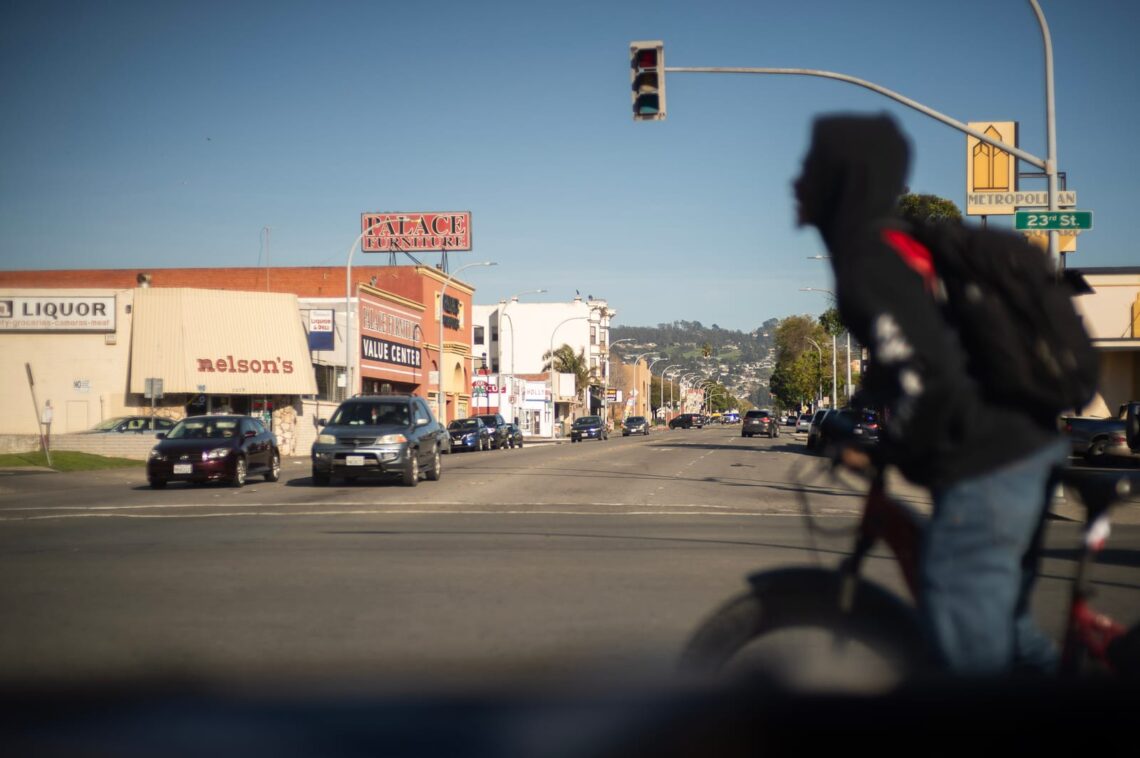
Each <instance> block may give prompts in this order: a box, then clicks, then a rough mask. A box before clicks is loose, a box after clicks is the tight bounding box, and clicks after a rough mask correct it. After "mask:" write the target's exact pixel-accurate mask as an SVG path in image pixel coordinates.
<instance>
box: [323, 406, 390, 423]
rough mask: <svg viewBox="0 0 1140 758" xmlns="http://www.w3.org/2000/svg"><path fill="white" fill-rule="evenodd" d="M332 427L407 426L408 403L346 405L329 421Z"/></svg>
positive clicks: (338, 409)
mask: <svg viewBox="0 0 1140 758" xmlns="http://www.w3.org/2000/svg"><path fill="white" fill-rule="evenodd" d="M329 425H331V426H383V425H390V426H407V425H408V405H407V403H344V404H343V405H341V406H340V407H339V408H337V410H336V413H334V414H333V417H332V418H331V419H330V420H329Z"/></svg>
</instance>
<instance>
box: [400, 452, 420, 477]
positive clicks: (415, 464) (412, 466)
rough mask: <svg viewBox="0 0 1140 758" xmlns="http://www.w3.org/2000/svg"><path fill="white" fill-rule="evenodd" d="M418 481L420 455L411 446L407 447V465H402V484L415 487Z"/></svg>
mask: <svg viewBox="0 0 1140 758" xmlns="http://www.w3.org/2000/svg"><path fill="white" fill-rule="evenodd" d="M419 483H420V456H419V453H418V452H417V451H415V450H412V449H411V448H409V449H408V465H407V466H405V467H404V486H405V487H415V486H416V485H417V484H419Z"/></svg>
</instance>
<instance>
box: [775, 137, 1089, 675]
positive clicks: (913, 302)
mask: <svg viewBox="0 0 1140 758" xmlns="http://www.w3.org/2000/svg"><path fill="white" fill-rule="evenodd" d="M909 152H910V151H909V147H908V141H907V139H906V137H905V136H904V135H903V134H902V132H901V131H900V130H899V128H898V126H897V125H896V123H895V121H894V120H893V119H892V118H891V117H889V116H887V115H870V116H864V115H834V116H824V117H820V118H818V119H817V120H816V121H815V123H814V125H813V129H812V135H811V144H810V146H809V149H808V153H807V155H806V157H805V158H804V162H803V168H802V172H801V175H800V176H799V178H798V179H796V180H795V183H794V192H795V197H796V201H797V203H798V208H797V213H798V216H799V218H798V223H799V224H800V225H801V226H802V225H810V226H814V227H816V228H817V229H818V230H819V232H820V234H821V235H822V237H823V241H824V243H825V244H826V246H827V249H828V251H829V252H830V260H831V265H832V268H833V271H834V274H835V285H836V299H837V305H838V309H839V314H840V316H841V318H842V320H843V323H844V324H845V325H846V326H847V328H848V329H849V330H850V331H851V333H852V334H853V335H855V337H856V338H857V339H858V340H859V341H860V342H861V343H862V344H863V345H865V346H867V347H868V349H869V350H870V365H869V368H868V370H867V373H866V374H865V376H864V377H863V383H862V387H861V389H860V398H861V401H860V402H861V404H862V405H864V406H866V407H875V408H883V409H886V411H887V413H888V417H889V422H888V423H887V424H886V427H885V432H884V433H883V434H881V435H880V445H881V454H882V455H883V460H884V462H886V463H890V464H893V465H895V466H897V467H898V469H899V470H900V471H901V472H902V473H903V474H904V475H905V476H906V477H907V478H908V479H910V480H911V481H913V482H915V483H917V484H920V485H923V486H925V487H928V488H929V489H930V491H931V495H932V499H933V503H934V510H933V515H932V517H931V520H930V522H929V524H928V526H927V529H926V532H925V535H924V540H923V545H922V548H921V551H920V558H919V562H920V566H919V576H920V585H921V587H920V592H919V612H920V614H921V616H922V619H923V623H924V626H925V628H926V630H927V632H928V637H929V642H930V647H931V651H932V653H933V655H934V656H935V659H936V662H937V663H938V664H940V665H941V666H942V667H944V668H946V669H948V670H950V671H953V672H957V673H961V674H966V675H975V676H991V675H999V674H1005V673H1010V672H1012V671H1015V670H1018V671H1020V670H1025V671H1041V672H1047V671H1050V670H1052V669H1054V668H1055V666H1056V660H1057V656H1056V651H1055V648H1054V646H1053V643H1052V641H1051V640H1049V639H1048V638H1047V637H1046V636H1045V635H1044V634H1043V633H1042V632H1041V631H1040V629H1039V628H1038V627H1037V626H1036V624H1035V622H1034V621H1033V618H1032V616H1031V614H1030V608H1029V598H1030V594H1031V590H1032V587H1033V582H1034V578H1035V575H1036V568H1037V562H1038V552H1039V548H1040V539H1041V530H1042V527H1043V524H1044V514H1045V511H1046V508H1047V506H1048V502H1049V496H1050V489H1051V486H1050V477H1051V473H1052V470H1053V468H1054V467H1055V466H1056V465H1057V464H1059V463H1061V462H1063V461H1064V460H1065V458H1066V453H1067V450H1066V446H1065V445H1064V442H1063V441H1062V440H1061V439H1060V438H1059V435H1058V432H1057V430H1056V426H1055V424H1053V425H1050V424H1049V423H1048V422H1047V421H1046V420H1043V419H1041V418H1039V417H1035V416H1034V414H1032V413H1030V412H1028V411H1026V410H1024V409H1020V408H1017V407H1013V406H1008V405H998V404H995V403H994V402H992V401H989V400H987V399H986V398H985V397H984V396H983V394H982V393H981V392H980V390H979V387H978V385H977V383H976V382H975V381H974V379H973V378H972V377H971V376H970V375H969V373H968V372H967V368H966V365H967V364H966V355H965V353H964V351H963V349H962V347H961V345H960V344H959V343H958V341H957V339H956V336H955V334H954V332H953V330H952V329H951V328H950V327H949V325H948V323H947V321H946V320H945V318H944V317H943V315H942V313H941V311H940V308H939V305H938V303H937V301H936V299H935V297H934V295H933V292H932V291H931V285H932V282H933V274H934V272H933V271H931V270H927V269H925V268H924V266H923V265H922V261H921V257H917V258H916V259H909V258H907V256H905V255H903V254H900V247H903V248H905V246H906V245H907V244H908V242H907V240H908V239H909V240H910V242H913V239H912V238H907V237H903V238H901V241H900V237H899V232H904V233H905V231H906V229H907V226H906V223H905V222H904V221H903V220H902V219H901V218H899V217H898V216H897V211H896V209H897V203H898V199H899V196H900V195H901V194H902V193H903V192H904V188H905V180H906V174H907V171H908V163H909ZM915 244H917V243H915ZM927 260H929V259H928V258H927ZM844 456H845V457H844V460H845V461H846V462H848V463H849V465H854V466H859V465H863V464H864V463H866V462H868V461H867V459H866V458H865V457H864V456H862V455H861V454H859V453H857V452H855V451H854V450H853V449H848V450H846V451H845V452H844Z"/></svg>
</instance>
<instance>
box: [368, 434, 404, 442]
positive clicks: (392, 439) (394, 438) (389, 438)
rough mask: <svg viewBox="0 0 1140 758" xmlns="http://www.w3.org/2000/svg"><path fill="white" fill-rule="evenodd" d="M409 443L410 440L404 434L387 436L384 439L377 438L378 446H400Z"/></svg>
mask: <svg viewBox="0 0 1140 758" xmlns="http://www.w3.org/2000/svg"><path fill="white" fill-rule="evenodd" d="M407 441H408V438H407V437H405V436H404V435H402V434H385V435H384V436H383V437H379V438H377V440H376V444H377V445H399V444H401V443H404V442H407Z"/></svg>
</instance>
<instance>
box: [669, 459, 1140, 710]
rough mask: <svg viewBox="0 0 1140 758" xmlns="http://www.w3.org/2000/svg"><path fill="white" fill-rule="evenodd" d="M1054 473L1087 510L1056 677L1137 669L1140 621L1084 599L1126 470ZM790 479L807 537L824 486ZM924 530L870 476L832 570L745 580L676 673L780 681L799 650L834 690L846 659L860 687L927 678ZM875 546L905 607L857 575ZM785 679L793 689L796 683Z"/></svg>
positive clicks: (700, 632) (1126, 481)
mask: <svg viewBox="0 0 1140 758" xmlns="http://www.w3.org/2000/svg"><path fill="white" fill-rule="evenodd" d="M841 468H842V467H841V466H840V465H839V464H838V463H835V462H832V463H831V464H830V466H829V469H828V470H829V473H830V474H832V475H835V474H836V473H837V472H838V471H840V470H841ZM1056 478H1057V481H1058V483H1061V484H1064V485H1066V486H1067V487H1068V488H1070V489H1072V490H1075V491H1076V492H1078V493H1079V494H1080V498H1081V500H1082V502H1083V503H1084V504H1085V507H1086V510H1087V512H1088V518H1087V521H1086V523H1085V526H1084V529H1083V540H1082V544H1083V548H1082V551H1081V556H1080V560H1079V562H1078V568H1077V572H1076V576H1075V577H1074V580H1073V583H1072V588H1071V591H1070V596H1069V603H1068V624H1067V627H1066V632H1065V635H1064V640H1063V643H1062V647H1061V649H1062V653H1061V666H1060V673H1061V674H1062V675H1064V676H1069V677H1072V676H1076V675H1077V674H1078V673H1080V672H1081V671H1082V669H1083V668H1084V666H1085V663H1086V660H1087V659H1092V660H1095V661H1096V662H1098V664H1099V665H1101V666H1103V668H1104V669H1105V670H1107V671H1109V672H1117V673H1125V672H1127V673H1128V674H1129V675H1130V676H1131V675H1136V673H1137V665H1138V659H1140V655H1138V650H1137V648H1138V646H1140V626H1137V627H1134V628H1133V629H1132V630H1130V631H1129V630H1126V629H1125V628H1124V627H1123V625H1121V624H1120V623H1118V622H1116V621H1114V620H1112V619H1110V618H1108V617H1107V616H1105V615H1103V614H1099V613H1097V612H1095V611H1094V610H1093V609H1092V607H1091V604H1090V599H1091V596H1092V588H1091V581H1090V579H1089V571H1090V568H1091V566H1092V565H1093V563H1094V562H1095V559H1096V556H1097V554H1098V553H1100V551H1101V550H1103V548H1104V545H1105V541H1106V540H1107V538H1108V535H1109V531H1110V522H1109V510H1110V508H1111V507H1112V505H1113V504H1114V503H1115V502H1116V501H1118V500H1120V499H1122V498H1124V497H1126V496H1127V495H1128V494H1129V493H1130V491H1131V484H1132V481H1131V478H1130V477H1129V475H1127V474H1124V475H1120V476H1116V477H1110V478H1107V479H1106V478H1103V477H1097V476H1095V475H1092V474H1091V473H1089V472H1082V471H1079V470H1076V469H1070V468H1064V469H1059V470H1058V472H1057V477H1056ZM796 480H797V483H798V486H797V488H796V490H797V496H798V497H799V499H800V503H801V506H802V507H803V509H804V513H805V516H806V517H807V518H808V521H809V531H810V532H811V533H813V534H814V533H816V532H820V531H825V530H823V529H822V527H820V526H818V525H817V524H815V523H814V516H813V514H812V511H811V508H810V504H809V502H808V492H809V489H810V488H812V487H815V489H814V491H815V492H820V491H821V490H820V489H819V488H818V487H816V485H815V484H814V482H806V481H804V480H803V479H802V477H800V476H796ZM921 529H922V525H921V517H920V516H919V514H918V513H917V512H916V511H915V510H914V509H913V508H911V507H910V506H908V505H907V504H905V503H903V502H901V501H900V500H898V499H896V498H894V497H892V496H891V495H890V494H889V493H888V491H887V486H886V482H885V479H884V474H883V472H882V471H881V470H879V471H877V472H875V473H874V474H873V475H872V476H871V477H870V486H869V488H868V489H867V492H866V495H865V497H864V500H863V507H862V511H861V518H860V521H859V524H858V526H857V527H856V528H855V530H854V538H855V539H854V545H853V548H852V549H851V551H850V553H849V554H848V555H847V556H846V557H845V558H844V559H843V560H842V561H841V562H840V564H839V565H838V566H837V567H835V568H825V567H822V566H790V567H787V568H778V569H774V570H768V571H762V572H758V573H755V574H753V575H751V576H749V577H748V585H749V588H748V590H747V591H745V592H744V593H742V594H740V595H737V596H735V597H733V598H732V599H730V600H729V601H728V602H726V603H725V604H723V605H722V606H721V607H720V608H719V609H718V610H716V611H715V612H714V613H713V614H712V615H711V616H710V617H709V618H708V619H706V620H705V621H704V623H703V624H702V625H701V626H700V627H699V628H698V629H697V631H696V632H695V633H694V634H693V635H692V637H691V638H690V639H689V641H688V643H687V645H686V646H685V648H684V651H683V653H682V655H681V660H680V668H681V670H682V672H685V673H689V674H709V673H717V674H723V673H724V672H726V671H737V670H743V671H744V672H747V673H760V674H763V675H766V676H767V677H768V678H770V679H777V680H778V679H779V678H780V675H781V673H784V672H783V671H782V670H781V666H782V665H783V664H789V663H790V664H797V665H798V664H799V663H801V662H802V659H803V658H804V657H805V655H815V656H822V657H823V658H824V659H825V660H824V666H825V667H827V671H826V673H827V674H828V675H829V676H831V675H835V674H837V673H838V674H840V676H838V677H837V678H836V682H832V684H838V685H839V686H840V687H841V688H842V687H843V684H844V682H843V677H842V674H843V673H844V672H842V671H841V670H840V669H839V668H838V667H837V664H836V663H835V661H839V660H846V659H848V658H852V657H854V658H856V660H857V661H858V664H857V665H858V667H857V668H856V669H855V670H854V671H853V672H846V673H849V674H854V675H855V677H856V679H857V685H856V686H860V687H861V688H865V687H868V686H869V687H872V688H876V687H883V688H890V687H893V686H895V685H897V684H899V683H901V682H903V681H906V680H908V679H916V678H920V677H922V676H924V675H930V674H932V673H933V672H932V671H931V669H930V668H929V666H928V660H929V658H928V655H927V651H926V650H925V647H924V644H923V635H922V633H921V629H920V626H919V621H918V617H917V613H916V611H915V608H914V605H913V601H914V599H915V598H917V596H918V593H919V584H918V550H919V545H920V541H921ZM880 542H882V543H885V544H886V545H887V547H888V548H889V549H890V552H891V553H892V554H893V556H894V557H895V558H896V559H897V563H898V566H899V569H900V570H901V572H902V579H903V583H904V585H905V587H906V590H907V592H908V594H909V599H910V600H911V602H909V603H908V602H907V599H905V598H904V597H902V596H901V595H900V594H898V593H895V592H893V591H891V590H889V589H887V588H886V587H884V586H882V585H881V584H880V583H878V582H875V581H871V580H869V579H867V578H865V577H864V576H862V574H861V571H862V569H863V567H864V564H865V562H866V560H867V558H868V556H869V555H870V554H871V550H872V548H873V547H874V546H875V545H877V544H879V543H880ZM813 550H815V545H814V543H813ZM817 552H818V551H817ZM811 630H815V631H816V632H817V634H816V635H815V637H816V640H815V641H816V642H822V646H819V645H817V647H816V648H815V649H814V650H811V651H810V653H805V652H804V650H803V649H802V648H801V647H800V643H801V642H802V641H803V640H804V639H807V638H809V637H811ZM788 635H792V637H793V638H794V641H795V643H796V648H795V650H793V651H791V652H786V651H784V650H782V649H780V648H777V652H776V657H775V658H774V659H773V658H772V656H771V654H770V651H768V652H769V655H768V656H767V657H765V656H764V655H763V653H760V654H759V657H760V663H759V664H757V663H756V662H755V660H754V659H755V658H756V657H757V655H758V654H757V653H756V652H755V648H756V647H757V646H760V647H763V645H764V644H765V643H766V642H768V641H770V640H772V639H773V638H777V637H780V636H783V637H785V638H787V637H788ZM833 666H836V668H832V667H833ZM784 668H787V666H784ZM791 668H795V666H792V667H791ZM752 669H757V670H755V671H752ZM793 676H794V675H793ZM876 676H877V677H878V678H876ZM808 678H809V679H810V678H811V675H810V674H809V675H808ZM783 684H785V685H787V684H789V683H788V682H783ZM791 684H792V686H793V687H795V686H796V685H797V684H801V683H797V682H791ZM809 684H810V682H809ZM852 684H856V683H855V682H852Z"/></svg>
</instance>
